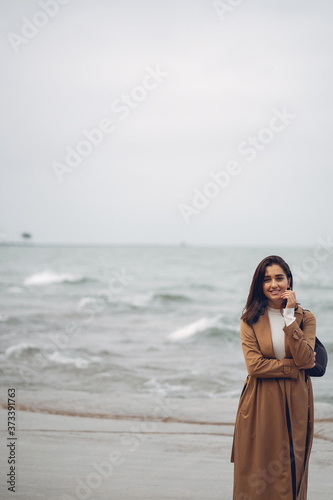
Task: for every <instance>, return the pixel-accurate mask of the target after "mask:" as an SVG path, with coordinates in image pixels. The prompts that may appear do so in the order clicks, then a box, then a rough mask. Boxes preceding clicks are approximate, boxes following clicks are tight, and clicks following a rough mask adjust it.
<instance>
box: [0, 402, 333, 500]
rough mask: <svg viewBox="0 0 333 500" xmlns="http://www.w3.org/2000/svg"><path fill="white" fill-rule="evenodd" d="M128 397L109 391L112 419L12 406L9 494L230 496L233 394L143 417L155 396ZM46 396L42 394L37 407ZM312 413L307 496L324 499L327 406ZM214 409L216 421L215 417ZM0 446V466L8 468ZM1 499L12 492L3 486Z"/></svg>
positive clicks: (332, 453) (102, 498)
mask: <svg viewBox="0 0 333 500" xmlns="http://www.w3.org/2000/svg"><path fill="white" fill-rule="evenodd" d="M26 396H27V395H26ZM40 396H41V395H40V394H39V399H40ZM19 399H21V401H22V398H21V397H20V398H19ZM24 399H25V403H26V402H27V398H26V397H25V398H24ZM70 399H71V398H69V400H70ZM133 399H134V400H132V401H129V400H128V395H124V396H122V397H120V396H118V397H114V400H113V401H111V402H110V404H109V405H108V407H107V410H108V411H109V410H110V409H113V411H114V412H115V410H116V409H117V408H118V417H117V418H111V415H110V416H109V417H106V418H101V417H100V416H99V415H98V413H97V410H98V408H97V409H96V413H95V414H94V415H93V416H89V417H88V416H82V415H81V416H79V415H75V416H71V415H68V414H63V413H62V414H61V413H60V412H59V411H58V412H57V413H50V412H45V411H44V412H42V411H40V410H41V409H42V406H43V405H42V401H40V400H39V402H38V410H37V407H36V408H35V411H29V410H28V409H25V410H23V409H22V408H21V409H19V405H18V407H17V434H16V435H17V475H16V491H15V498H16V499H19V500H36V499H44V498H45V499H47V500H73V499H87V500H88V499H90V498H91V499H94V500H95V499H96V500H109V499H110V498H116V499H117V500H149V499H151V500H167V499H168V500H185V499H187V500H230V499H231V497H232V481H233V464H232V463H231V462H230V455H231V446H232V436H233V430H234V426H233V425H234V422H233V419H234V417H235V413H234V412H235V409H236V408H237V404H238V400H231V399H225V400H219V401H216V400H213V401H206V400H198V399H194V400H184V399H183V400H181V405H179V407H178V408H177V410H178V411H177V414H176V415H175V414H174V415H172V413H170V414H169V415H167V416H164V417H163V418H164V419H163V418H162V419H159V418H158V417H159V416H160V415H158V414H155V416H154V414H150V416H149V415H147V408H150V407H153V406H152V404H150V405H149V404H148V402H149V400H150V402H151V403H152V402H154V401H155V402H156V398H147V397H136V398H135V397H134V398H133ZM51 401H54V400H51V399H48V400H47V399H46V400H44V409H46V408H47V406H50V402H51ZM18 402H19V400H18ZM72 402H73V401H72ZM58 403H59V401H58ZM170 403H172V402H170ZM173 403H174V402H173ZM178 403H179V402H178ZM208 403H209V404H208ZM20 404H23V401H22V402H21V403H20ZM35 404H37V402H36V400H35ZM59 405H60V406H59V407H58V410H59V409H60V408H61V406H62V410H65V409H66V408H65V406H66V405H64V404H63V401H62V402H61V403H59ZM171 407H172V405H171V404H170V408H171ZM120 408H122V409H123V410H124V409H125V408H126V410H127V412H128V413H129V415H127V416H126V415H125V414H123V415H120V413H119V409H120ZM153 408H154V407H153ZM217 409H219V413H216V411H217ZM36 410H37V411H36ZM317 414H318V415H317V418H316V420H315V435H314V441H313V448H312V452H311V457H310V468H309V488H308V500H317V498H320V499H321V500H328V499H329V498H330V496H331V493H330V492H331V491H332V486H333V484H332V483H333V480H332V478H331V468H332V465H333V434H332V428H333V422H332V418H331V417H332V409H331V407H330V405H320V406H319V407H318V408H317ZM217 415H220V416H221V421H220V422H216V416H217ZM189 416H190V417H192V418H191V419H190V420H191V421H189V418H188V417H189ZM203 416H205V417H207V416H208V417H210V418H203ZM168 418H169V420H168ZM6 419H7V411H6V409H4V408H2V409H0V420H1V432H2V436H3V439H2V442H3V443H4V440H5V439H6V437H7V433H6V431H5V430H4V429H6V428H7V425H6ZM209 420H210V421H209ZM4 448H5V445H3V448H2V452H1V467H2V470H3V471H5V473H6V474H7V472H8V467H9V465H8V464H7V462H6V453H5V452H4ZM1 498H4V499H7V498H8V499H9V498H13V493H12V492H10V491H7V490H6V486H5V485H4V484H2V485H1Z"/></svg>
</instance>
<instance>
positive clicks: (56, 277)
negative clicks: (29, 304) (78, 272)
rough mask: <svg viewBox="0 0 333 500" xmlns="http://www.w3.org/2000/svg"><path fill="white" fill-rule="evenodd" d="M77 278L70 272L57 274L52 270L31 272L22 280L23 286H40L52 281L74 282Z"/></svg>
mask: <svg viewBox="0 0 333 500" xmlns="http://www.w3.org/2000/svg"><path fill="white" fill-rule="evenodd" d="M77 281H79V278H77V277H75V276H73V275H72V274H58V273H54V272H53V271H43V272H41V273H36V274H32V275H31V276H29V277H28V278H26V279H25V280H24V282H23V283H24V285H25V286H36V285H37V286H41V285H50V284H52V283H66V282H68V283H75V282H77Z"/></svg>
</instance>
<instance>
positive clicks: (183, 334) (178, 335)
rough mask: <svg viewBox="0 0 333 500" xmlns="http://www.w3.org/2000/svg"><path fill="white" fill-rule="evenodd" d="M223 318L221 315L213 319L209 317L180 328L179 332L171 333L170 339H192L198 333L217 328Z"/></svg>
mask: <svg viewBox="0 0 333 500" xmlns="http://www.w3.org/2000/svg"><path fill="white" fill-rule="evenodd" d="M221 317H222V315H221V314H217V315H216V316H212V317H211V318H207V317H203V318H200V319H198V320H197V321H194V322H193V323H190V324H189V325H186V326H184V327H183V328H178V330H175V331H174V332H172V333H170V335H169V339H172V340H181V339H185V338H188V337H192V336H193V335H196V334H197V333H200V332H204V331H205V330H207V329H208V328H213V327H214V326H217V324H218V322H219V320H220V319H221Z"/></svg>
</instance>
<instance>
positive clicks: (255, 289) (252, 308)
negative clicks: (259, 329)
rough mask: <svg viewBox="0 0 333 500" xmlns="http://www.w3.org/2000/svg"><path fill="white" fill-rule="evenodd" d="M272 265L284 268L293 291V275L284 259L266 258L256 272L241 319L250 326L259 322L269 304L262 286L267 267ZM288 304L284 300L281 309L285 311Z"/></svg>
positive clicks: (274, 256) (277, 257)
mask: <svg viewBox="0 0 333 500" xmlns="http://www.w3.org/2000/svg"><path fill="white" fill-rule="evenodd" d="M272 264H277V265H279V266H280V267H282V269H283V271H284V272H285V274H286V276H287V279H288V278H290V285H289V286H290V288H291V290H292V289H293V275H292V274H291V271H290V268H289V266H288V264H287V263H286V262H285V261H284V260H283V259H282V257H279V256H278V255H270V256H269V257H265V259H263V260H262V261H261V262H260V263H259V264H258V266H257V269H256V270H255V272H254V275H253V278H252V283H251V287H250V292H249V295H248V298H247V302H246V306H245V307H244V309H243V311H242V317H241V319H242V320H243V321H245V323H247V324H248V325H253V323H256V321H258V319H259V316H260V315H261V314H263V313H264V309H265V307H266V306H267V304H268V299H267V297H266V296H265V295H264V292H263V289H262V284H263V281H264V276H265V271H266V267H267V266H271V265H272ZM286 304H287V299H284V300H283V303H282V307H281V309H283V308H284V307H285V306H286Z"/></svg>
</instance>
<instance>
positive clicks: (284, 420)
mask: <svg viewBox="0 0 333 500" xmlns="http://www.w3.org/2000/svg"><path fill="white" fill-rule="evenodd" d="M302 317H303V314H302V308H301V307H300V306H297V307H296V308H295V318H296V321H294V322H293V323H292V324H291V325H289V326H285V327H284V328H283V330H284V332H285V351H286V357H285V358H284V359H276V358H275V355H274V351H273V344H272V338H271V330H270V323H269V317H268V311H267V307H266V308H265V310H264V314H263V315H261V316H260V317H259V319H258V321H257V322H256V323H255V324H254V325H252V326H249V325H247V324H246V323H245V322H243V321H242V320H241V328H240V330H241V341H242V348H243V353H244V357H245V362H246V367H247V371H248V376H247V379H246V381H245V384H244V387H243V390H242V394H241V397H240V400H239V405H238V410H237V416H236V423H235V430H234V438H233V446H232V453H231V462H234V494H233V500H268V499H269V500H306V496H307V479H308V465H309V456H310V452H311V446H312V439H313V418H314V416H313V394H312V385H311V380H310V378H309V377H306V376H305V371H304V370H300V369H299V368H298V366H304V365H306V364H307V363H308V362H310V361H311V356H312V355H313V354H312V353H313V350H314V345H315V336H316V319H315V317H314V315H313V314H312V313H311V312H310V311H304V323H303V331H302V330H301V329H300V328H299V325H300V323H301V321H302ZM306 378H307V380H306ZM293 491H294V493H293Z"/></svg>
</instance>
